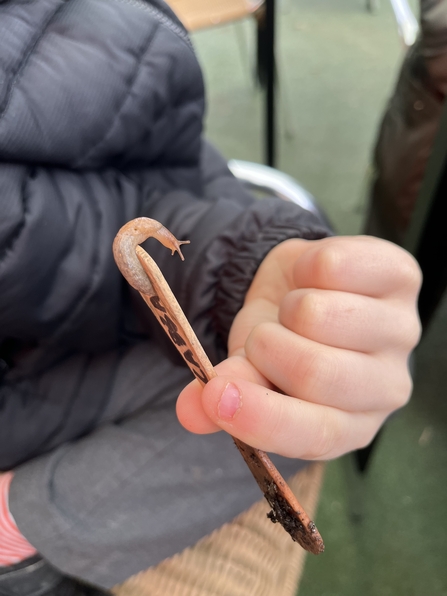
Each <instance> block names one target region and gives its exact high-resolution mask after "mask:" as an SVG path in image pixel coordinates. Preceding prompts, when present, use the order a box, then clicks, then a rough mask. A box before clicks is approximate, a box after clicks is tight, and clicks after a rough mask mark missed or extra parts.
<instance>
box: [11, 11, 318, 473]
mask: <svg viewBox="0 0 447 596" xmlns="http://www.w3.org/2000/svg"><path fill="white" fill-rule="evenodd" d="M203 111H204V90H203V82H202V77H201V71H200V67H199V64H198V62H197V59H196V56H195V54H194V51H193V48H192V45H191V42H190V40H189V38H188V36H187V33H186V31H185V30H184V28H183V26H182V25H181V24H180V23H179V21H178V20H177V19H176V17H175V16H174V14H173V13H172V12H171V11H170V10H169V8H168V7H167V6H166V5H165V4H164V3H163V2H161V0H151V1H150V2H144V1H141V0H6V1H3V2H1V3H0V205H1V216H0V345H1V349H0V352H1V353H0V356H1V358H2V360H0V363H1V365H2V369H1V372H2V381H1V386H0V469H8V468H10V467H13V466H15V465H17V464H18V463H20V462H23V461H26V460H28V459H30V458H32V457H34V456H36V455H37V454H40V453H43V452H46V451H48V450H50V449H51V448H53V447H54V446H56V445H58V444H60V443H61V442H63V441H67V440H70V439H73V438H75V437H77V436H79V435H81V434H84V433H86V432H89V431H90V430H92V429H93V428H94V427H95V423H96V422H97V421H98V420H99V419H100V414H101V410H102V409H103V408H104V407H105V404H106V403H107V392H108V390H109V389H110V383H111V382H113V369H114V362H115V360H114V359H115V358H116V357H119V350H120V349H121V348H122V346H123V345H126V344H128V343H129V342H133V341H138V340H139V339H141V338H142V337H144V336H147V335H151V334H154V333H159V331H158V330H157V331H156V330H155V329H156V323H155V322H154V321H153V320H152V319H151V318H150V317H149V316H148V317H147V318H146V317H144V316H143V317H140V318H138V317H137V316H135V312H137V311H138V301H136V302H135V304H136V306H135V307H133V306H132V304H133V298H132V292H133V291H131V290H130V289H129V287H128V286H127V284H126V282H124V280H123V278H122V276H121V274H120V273H119V271H118V269H117V267H116V265H115V263H114V260H113V256H112V251H111V246H112V241H113V238H114V236H115V234H116V232H117V231H118V229H119V228H120V227H121V226H122V225H123V224H124V223H125V222H126V221H128V220H130V219H132V218H134V217H137V216H142V215H144V216H148V217H152V218H154V219H157V220H159V221H161V222H162V223H163V224H164V225H166V227H168V228H169V229H170V230H171V231H172V232H173V233H174V234H175V235H176V236H177V237H178V238H181V239H189V240H191V245H190V246H189V247H187V248H186V249H185V251H184V252H185V256H186V261H185V263H181V261H180V259H178V260H177V259H174V258H171V256H170V253H169V251H167V250H166V249H165V248H163V247H162V246H161V245H158V244H157V246H155V245H153V246H152V244H151V248H150V251H151V254H152V255H153V256H154V258H155V260H156V261H157V262H158V263H159V265H160V267H161V269H162V271H164V273H165V275H166V278H167V280H168V282H169V283H170V285H171V287H172V289H173V291H174V293H175V294H176V296H177V297H178V298H179V301H180V302H181V304H182V306H183V307H184V309H185V312H186V315H187V316H188V318H189V319H190V321H191V323H192V324H193V326H194V327H195V329H196V331H197V333H198V335H199V337H200V339H201V340H202V341H203V343H204V345H205V349H206V350H207V351H208V352H209V354H210V355H211V357H212V359H213V360H214V361H216V360H218V359H219V358H222V357H224V356H225V345H226V337H227V335H228V331H229V327H230V325H231V321H232V319H233V317H234V315H235V314H236V312H237V310H238V309H239V308H240V306H241V304H242V301H243V297H244V294H245V292H246V290H247V288H248V285H249V283H250V280H251V279H252V277H253V274H254V272H255V271H256V268H257V266H258V265H259V263H260V261H261V260H262V258H263V257H264V256H265V255H266V253H267V252H268V251H269V250H270V249H271V248H272V247H273V246H274V245H276V244H277V243H278V242H280V241H282V240H285V239H287V238H290V237H305V238H318V237H322V236H325V235H327V229H326V228H325V227H324V225H322V224H321V223H320V222H319V221H318V220H317V219H316V218H315V217H314V216H312V215H311V214H309V213H308V212H305V211H303V210H301V209H300V208H299V207H297V206H296V205H293V204H288V203H283V202H281V201H279V200H276V199H272V200H270V199H269V200H264V201H259V200H255V199H254V198H253V197H251V196H250V195H248V194H247V193H246V192H245V191H244V190H243V189H242V188H241V186H240V185H239V183H238V182H237V181H236V180H235V179H234V178H233V177H232V176H231V174H230V173H229V171H228V169H227V168H226V164H225V162H224V160H223V159H222V158H221V157H220V156H219V155H218V153H217V152H215V150H213V149H212V148H211V147H210V146H209V145H208V144H206V143H205V142H204V141H203V140H202V117H203ZM131 298H132V299H131ZM145 312H146V311H145ZM160 341H165V340H160ZM98 354H100V355H103V356H104V357H103V358H99V359H98V357H97V356H98Z"/></svg>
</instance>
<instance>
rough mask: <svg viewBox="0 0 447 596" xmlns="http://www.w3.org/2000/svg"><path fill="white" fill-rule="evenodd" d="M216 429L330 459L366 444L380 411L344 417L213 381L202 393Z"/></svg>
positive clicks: (246, 385) (256, 388) (269, 447)
mask: <svg viewBox="0 0 447 596" xmlns="http://www.w3.org/2000/svg"><path fill="white" fill-rule="evenodd" d="M202 404H203V408H204V411H205V412H206V413H207V415H208V416H209V418H210V419H211V420H212V421H213V422H214V423H215V424H216V426H218V427H220V428H222V429H223V430H225V431H227V432H228V433H230V434H231V435H233V436H235V437H237V438H239V439H241V440H242V441H244V442H246V443H248V444H249V445H252V446H254V447H257V448H259V449H263V450H265V451H269V452H274V453H278V454H281V455H284V456H287V457H298V458H304V459H328V458H333V457H337V456H339V455H341V454H342V453H345V452H346V451H349V450H352V449H357V448H360V447H363V446H365V445H366V444H368V443H369V442H370V441H371V439H372V438H373V436H374V434H375V432H376V431H377V429H378V428H379V426H380V424H381V423H382V422H383V420H384V418H385V414H384V413H379V412H374V413H365V412H356V413H348V412H344V411H341V410H338V409H336V408H331V407H327V406H321V405H317V404H311V403H308V402H306V401H303V400H299V399H295V398H292V397H289V396H287V395H283V394H281V393H278V392H276V391H274V390H272V389H268V388H265V387H262V386H260V385H257V384H254V383H250V382H249V381H246V380H242V379H237V378H234V377H222V376H219V377H216V378H215V379H212V380H211V381H210V382H209V383H208V384H207V385H206V387H205V388H204V390H203V393H202Z"/></svg>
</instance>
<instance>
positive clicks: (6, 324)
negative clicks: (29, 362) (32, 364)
mask: <svg viewBox="0 0 447 596" xmlns="http://www.w3.org/2000/svg"><path fill="white" fill-rule="evenodd" d="M0 196H1V197H2V205H3V209H2V210H3V216H2V218H1V221H0V247H1V253H0V340H1V341H3V342H4V341H5V340H7V339H8V338H14V339H15V340H18V341H19V342H22V343H29V344H30V345H33V344H39V345H40V346H41V354H40V358H39V361H40V363H41V365H43V360H45V358H43V360H42V356H43V354H47V355H48V357H50V354H51V357H52V358H53V359H54V358H55V353H59V355H60V354H61V353H62V351H65V352H67V351H70V350H80V351H83V350H84V351H88V352H98V351H101V350H104V349H107V348H110V347H112V346H114V345H116V342H117V338H118V330H119V317H120V307H121V292H122V277H121V274H120V273H119V271H118V269H117V268H116V265H115V263H114V261H113V256H112V252H111V246H112V242H113V238H114V235H115V234H116V232H117V231H118V229H119V227H120V226H121V225H123V224H124V223H125V222H126V221H127V220H129V219H131V218H132V217H134V216H135V213H136V212H137V205H138V200H139V199H138V191H137V189H136V188H135V186H134V184H133V183H131V182H130V181H129V180H128V179H126V178H125V176H123V175H122V174H119V173H117V172H114V171H112V170H110V171H106V172H104V171H102V172H101V174H97V173H94V172H83V173H82V174H80V173H76V172H71V171H69V170H59V169H50V168H39V167H33V168H29V167H26V166H16V165H7V164H2V165H0Z"/></svg>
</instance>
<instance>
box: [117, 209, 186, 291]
mask: <svg viewBox="0 0 447 596" xmlns="http://www.w3.org/2000/svg"><path fill="white" fill-rule="evenodd" d="M148 238H156V239H157V240H158V241H159V242H161V243H162V244H163V246H166V248H169V249H170V250H171V253H172V254H174V252H178V254H179V255H180V258H181V259H182V261H184V256H183V254H182V251H181V250H180V246H181V245H182V244H189V240H177V238H176V237H175V236H174V235H173V234H171V232H170V231H169V230H168V229H166V228H165V227H164V226H163V225H162V224H161V223H160V222H158V221H156V220H155V219H149V218H148V217H138V218H137V219H133V220H131V221H129V222H128V223H127V224H125V225H124V226H123V227H122V228H121V229H120V231H119V232H118V234H117V235H116V237H115V240H114V241H113V256H114V257H115V261H116V264H117V265H118V267H119V269H120V271H121V273H122V274H123V275H124V277H125V278H126V279H127V281H128V282H129V284H130V285H131V286H132V287H133V288H135V289H136V290H138V291H139V292H142V293H143V294H148V295H149V296H150V295H153V294H154V289H153V287H152V284H151V282H150V280H149V278H148V276H147V275H146V273H145V271H144V269H143V267H142V266H141V263H140V261H139V259H138V257H137V254H136V252H135V249H136V248H137V246H138V245H139V244H141V243H142V242H144V241H145V240H147V239H148Z"/></svg>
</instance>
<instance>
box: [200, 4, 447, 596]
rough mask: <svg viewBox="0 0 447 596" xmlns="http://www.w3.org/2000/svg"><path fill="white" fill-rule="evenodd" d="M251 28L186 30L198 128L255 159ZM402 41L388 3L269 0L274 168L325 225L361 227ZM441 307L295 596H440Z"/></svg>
mask: <svg viewBox="0 0 447 596" xmlns="http://www.w3.org/2000/svg"><path fill="white" fill-rule="evenodd" d="M253 33H254V23H253V22H251V21H250V20H247V21H246V22H243V23H239V24H238V25H227V26H222V27H217V28H214V29H212V30H207V31H201V32H197V33H195V34H194V35H193V41H194V44H195V47H196V50H197V54H198V56H199V60H200V62H201V63H202V66H203V69H204V73H205V80H206V87H207V97H208V111H207V119H206V133H207V136H208V137H209V138H210V139H211V140H212V141H213V142H214V143H215V144H216V145H217V146H218V147H219V148H220V150H221V151H222V152H223V153H224V154H225V155H226V157H228V158H239V159H246V160H251V161H262V156H263V145H262V122H263V103H262V95H261V94H260V93H259V91H258V90H257V89H256V88H255V86H254V83H253V77H252V72H253V50H254V37H253ZM402 57H403V48H402V45H401V43H400V41H399V38H398V35H397V30H396V25H395V21H394V17H393V14H392V11H391V8H390V5H389V3H388V2H387V1H386V0H382V2H381V4H380V6H379V7H378V10H377V12H376V13H375V14H374V15H371V14H369V13H368V12H367V11H366V10H365V3H364V0H283V1H282V2H281V1H280V0H278V58H279V80H280V95H281V97H280V110H279V111H280V113H279V120H280V135H279V156H278V157H279V159H278V167H279V168H280V169H281V170H283V171H285V172H287V173H289V174H291V175H293V176H294V177H296V178H297V179H298V180H299V181H300V182H301V183H302V184H303V185H304V186H305V187H307V189H308V190H310V191H311V192H312V193H313V194H314V196H315V197H317V198H318V200H319V202H320V204H321V205H322V206H323V208H324V209H325V211H326V213H327V214H328V216H329V218H330V219H331V221H332V223H333V225H334V227H335V229H336V231H337V232H338V233H340V234H357V233H360V232H361V230H362V225H363V221H364V214H365V206H366V201H367V188H368V171H369V164H370V156H371V151H372V148H373V145H374V139H375V136H376V133H377V126H378V124H379V122H380V117H381V113H382V111H383V109H384V106H385V104H386V101H387V98H388V97H389V95H390V93H391V90H392V86H393V82H394V81H395V78H396V74H397V70H398V67H399V65H400V63H401V61H402ZM446 325H447V302H446V303H445V304H443V305H442V307H441V309H440V311H439V313H438V315H437V316H436V318H435V320H434V321H433V323H432V326H431V328H430V329H429V331H428V333H427V335H426V337H425V338H424V339H423V340H422V342H421V344H420V346H419V348H418V349H417V351H416V368H415V389H414V394H413V399H412V401H411V402H410V405H409V406H407V407H406V408H405V409H404V410H402V411H401V412H400V413H398V414H397V415H396V416H395V417H394V418H393V419H392V420H391V421H389V422H388V424H387V425H386V427H385V430H384V432H383V434H382V436H381V440H380V442H379V445H378V448H377V450H376V452H375V455H374V458H373V460H372V463H371V467H370V470H369V472H368V474H367V475H366V478H365V479H364V480H363V481H362V480H360V479H359V478H358V476H356V475H355V473H354V471H353V469H352V458H351V457H350V456H347V457H345V458H342V459H341V460H338V461H336V462H331V463H329V464H328V466H327V475H326V481H325V485H324V489H323V493H322V498H321V504H320V508H319V513H318V517H317V520H316V521H317V525H318V528H319V530H320V531H321V533H322V535H323V536H324V538H325V542H326V552H325V554H324V555H322V556H320V557H313V556H309V557H308V559H307V563H306V568H305V572H304V577H303V580H302V582H301V585H300V590H299V594H300V596H317V595H318V596H387V595H390V596H443V595H447V565H446V560H447V527H446V526H447V523H446V522H447V432H446V430H447V399H446V387H447V367H446V366H445V362H446V358H447V334H446V333H445V329H446Z"/></svg>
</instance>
